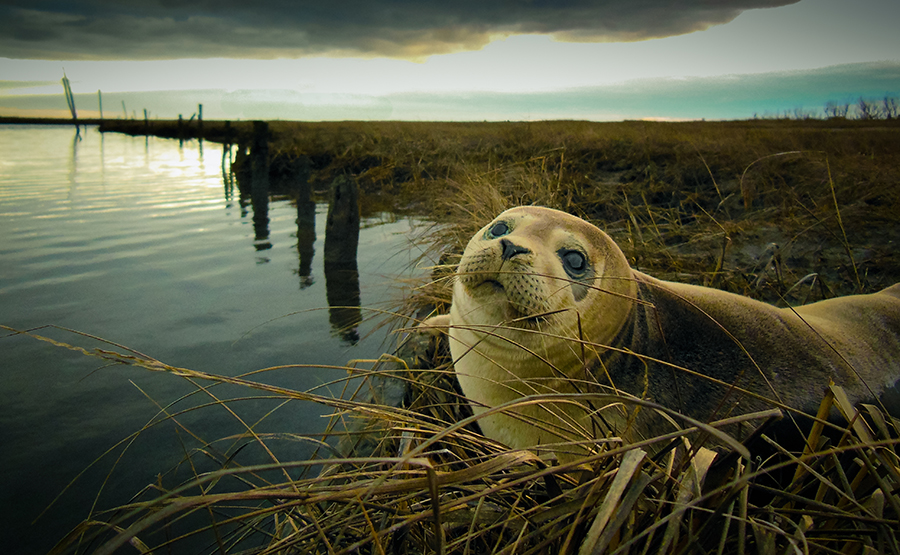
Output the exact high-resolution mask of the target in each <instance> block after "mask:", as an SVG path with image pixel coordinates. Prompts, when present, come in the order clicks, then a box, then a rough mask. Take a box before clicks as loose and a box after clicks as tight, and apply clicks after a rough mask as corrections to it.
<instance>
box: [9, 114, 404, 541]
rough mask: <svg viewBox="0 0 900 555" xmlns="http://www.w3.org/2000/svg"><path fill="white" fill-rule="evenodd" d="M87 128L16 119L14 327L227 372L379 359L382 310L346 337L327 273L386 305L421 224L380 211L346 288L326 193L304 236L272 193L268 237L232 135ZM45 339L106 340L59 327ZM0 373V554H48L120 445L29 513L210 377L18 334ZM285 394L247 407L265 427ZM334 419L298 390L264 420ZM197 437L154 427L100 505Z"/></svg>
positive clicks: (206, 417)
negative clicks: (111, 362) (230, 162)
mask: <svg viewBox="0 0 900 555" xmlns="http://www.w3.org/2000/svg"><path fill="white" fill-rule="evenodd" d="M81 136H82V140H76V139H75V133H74V131H73V130H72V129H71V128H67V127H59V128H56V127H18V126H9V127H4V126H0V152H2V155H0V238H2V241H0V324H4V325H6V326H11V327H14V328H17V329H31V328H38V327H40V326H48V325H55V326H60V327H62V328H69V329H72V330H78V331H80V332H84V333H86V334H90V335H93V336H97V337H100V338H103V339H105V340H108V341H111V342H115V343H118V344H120V345H124V346H127V347H129V348H132V349H135V350H137V351H140V352H142V353H145V354H147V355H150V356H152V357H154V358H157V359H159V360H162V361H164V362H166V363H168V364H172V365H176V366H183V367H187V368H191V369H194V370H201V371H207V372H214V373H219V374H227V375H238V374H241V373H245V372H248V371H253V370H257V369H261V368H267V367H271V366H277V365H287V364H304V363H305V364H316V365H338V366H341V365H345V364H347V362H348V361H350V360H351V359H368V358H374V357H377V356H378V355H379V354H380V353H381V352H383V349H384V344H383V341H384V339H385V333H384V332H383V331H381V332H375V333H370V332H372V330H373V328H374V327H375V324H376V323H377V322H376V321H373V320H363V322H361V323H360V324H359V325H357V326H356V328H355V330H351V331H350V332H344V333H338V330H337V329H336V328H335V325H334V324H332V322H333V321H334V322H340V321H343V322H347V321H350V322H351V323H352V322H353V321H354V320H355V319H356V318H355V317H354V313H352V312H351V313H349V314H346V313H345V314H337V313H335V312H332V313H331V314H330V313H329V311H328V310H327V307H328V302H327V300H326V286H330V287H331V288H332V292H334V291H340V292H343V293H345V294H346V293H347V292H348V291H349V292H350V293H351V295H350V298H353V295H354V294H355V292H356V287H358V291H359V296H360V302H361V304H362V306H364V307H377V308H383V307H387V306H389V303H390V301H391V300H392V299H395V298H396V297H397V295H398V294H399V293H398V290H397V286H396V282H395V281H394V280H392V278H393V277H396V276H398V275H401V274H404V273H405V272H408V271H409V268H410V266H411V264H412V260H413V259H414V258H415V257H416V256H417V254H418V253H417V252H415V251H414V250H413V249H412V248H411V246H410V244H409V234H410V232H411V226H412V224H411V223H410V222H408V221H405V220H397V219H394V218H391V217H390V216H389V215H379V216H377V217H369V218H364V221H363V229H362V231H361V233H360V240H359V251H358V252H359V256H358V261H357V263H358V269H359V283H358V286H357V284H356V283H355V282H354V281H352V280H351V281H349V282H337V281H336V279H337V278H334V277H333V276H326V274H325V272H324V269H323V266H322V261H321V256H320V255H319V253H321V252H322V243H323V240H324V225H325V215H326V212H327V206H325V205H317V206H316V208H315V230H312V229H311V226H307V227H304V226H300V229H298V223H297V222H298V208H297V207H296V206H295V205H294V204H293V203H292V202H291V201H289V200H273V201H272V202H271V203H270V205H269V213H268V216H269V236H268V238H266V239H260V238H257V237H256V233H254V227H253V214H252V207H250V206H248V205H242V203H241V202H240V199H239V195H238V192H237V190H236V189H235V190H233V191H231V190H229V187H227V186H226V182H225V180H223V174H222V164H221V161H222V158H223V152H222V147H221V145H215V144H209V143H207V144H204V145H202V146H201V145H199V144H198V143H196V142H191V143H186V144H185V145H184V146H183V147H179V144H178V142H177V141H172V140H163V139H155V138H149V139H145V138H143V137H135V138H133V137H127V136H123V135H115V134H108V135H101V134H100V133H98V132H97V131H96V130H94V129H88V130H87V131H85V130H82V134H81ZM302 219H303V218H300V220H302ZM313 232H314V233H315V240H314V241H313V237H312V235H311V233H313ZM298 237H299V239H298ZM317 255H318V256H317ZM310 257H311V258H310ZM326 278H331V279H332V282H331V283H330V284H329V283H328V279H326ZM314 309H323V310H314ZM364 316H365V314H364ZM36 333H39V334H41V335H46V336H49V337H52V338H54V339H57V340H60V341H65V342H68V343H73V344H76V345H79V346H83V347H87V348H94V347H97V346H100V347H104V346H103V345H102V344H100V343H99V342H97V341H95V340H92V339H90V338H87V337H83V336H79V335H76V334H74V333H71V332H67V331H64V330H60V329H50V328H44V329H40V330H37V331H36ZM357 338H361V339H358V340H357ZM105 347H106V348H114V347H110V346H109V345H106V346H105ZM114 349H115V350H121V349H119V348H114ZM345 375H346V373H345V372H344V371H341V370H332V371H328V370H323V369H321V368H318V369H298V368H292V369H285V370H278V371H275V372H270V373H267V374H265V375H264V376H262V377H258V379H261V380H262V381H266V382H269V383H276V384H279V385H284V386H288V387H292V388H295V389H309V388H312V387H315V386H316V385H318V384H321V383H324V382H326V381H329V380H331V379H334V378H340V377H343V376H345ZM0 378H2V380H0V472H2V477H3V479H2V483H0V513H2V515H0V528H6V529H4V530H2V533H0V537H2V538H3V540H2V544H3V545H4V547H3V548H2V550H3V551H7V550H10V549H11V550H12V551H11V552H22V553H32V552H33V553H43V552H46V551H47V550H48V549H49V548H50V547H51V546H52V545H53V544H54V543H55V542H56V540H58V539H59V538H60V537H61V536H62V535H63V534H64V533H65V532H67V531H68V530H69V529H70V528H71V527H72V526H73V525H74V524H75V523H77V522H78V521H80V520H81V519H83V518H85V517H87V516H88V514H89V510H90V508H91V503H92V502H93V499H94V495H95V494H96V493H97V491H99V490H100V484H101V483H102V481H103V480H104V479H105V478H106V476H107V474H108V473H109V472H110V469H111V468H113V465H114V462H115V458H116V457H117V456H118V454H119V452H120V450H117V451H115V453H114V454H113V455H108V456H106V457H105V458H103V459H101V460H100V461H99V462H98V463H97V464H96V465H94V466H93V467H91V468H90V469H89V470H88V471H87V472H86V473H85V474H84V476H83V477H82V478H81V479H79V480H78V481H77V482H76V484H75V486H74V487H73V488H71V489H70V490H69V491H67V492H66V493H65V494H63V496H62V497H61V498H60V499H59V500H58V501H57V502H56V503H55V504H54V505H53V507H52V508H51V509H50V510H49V511H48V513H47V514H46V515H45V516H44V517H43V518H42V519H41V520H39V521H38V522H37V524H35V525H32V524H31V521H32V520H33V519H34V518H35V517H37V515H38V513H40V512H41V511H42V510H43V509H44V508H46V507H47V506H48V505H49V504H50V503H51V501H53V499H54V497H55V496H56V495H57V494H59V493H60V492H61V491H62V490H63V488H64V487H65V486H66V484H67V483H69V481H70V480H72V479H73V478H75V477H76V475H77V474H78V473H79V472H81V471H83V470H85V469H86V468H87V467H88V466H89V465H90V464H91V462H92V461H94V460H95V459H96V458H98V457H100V456H101V455H102V454H103V453H104V451H106V450H107V449H109V448H110V447H112V446H113V445H114V444H115V443H116V442H118V441H120V440H122V439H123V438H126V437H128V436H129V434H131V433H132V432H135V431H137V430H139V429H140V428H141V427H142V426H144V425H145V424H147V423H148V422H150V421H151V420H152V419H153V418H154V416H155V415H156V413H157V405H156V404H154V403H158V404H160V405H166V404H168V403H172V402H174V401H176V400H177V399H178V398H179V396H180V395H183V394H185V393H188V392H191V391H193V390H194V388H193V387H192V386H190V385H189V384H187V383H185V382H184V381H183V380H181V379H180V378H177V377H173V376H169V375H164V374H154V373H150V372H148V371H146V370H141V369H136V368H129V367H121V366H108V365H105V364H104V363H103V361H101V360H99V359H96V358H92V357H87V356H84V355H82V354H78V353H74V352H71V351H68V350H65V349H61V348H59V347H54V346H52V345H49V344H47V343H44V342H41V341H38V340H35V339H33V338H29V337H24V336H12V335H9V334H8V332H5V331H2V330H0ZM218 391H219V394H221V395H224V396H226V397H228V396H229V395H231V396H240V395H247V394H250V393H251V392H248V391H238V392H235V391H229V390H227V389H226V388H220V390H218ZM198 403H199V400H193V401H189V402H188V403H187V404H184V403H183V402H182V404H178V405H176V406H175V409H177V408H186V407H187V406H190V405H196V404H198ZM272 406H273V405H267V404H265V403H264V402H262V401H248V402H244V403H238V404H236V405H235V407H236V408H239V409H240V410H242V411H244V412H242V415H246V416H247V418H248V421H252V422H255V421H256V419H259V418H261V417H262V416H263V415H264V414H265V413H266V412H267V411H268V410H269V409H271V408H272ZM325 412H326V411H325V410H324V409H322V408H321V407H318V406H314V405H306V404H303V403H296V402H295V403H291V404H289V405H287V406H285V407H282V408H281V409H279V410H278V411H277V412H276V413H275V414H274V415H272V416H270V417H268V418H266V419H265V420H264V421H263V422H262V423H261V424H259V426H258V428H257V429H258V430H259V431H279V432H291V433H295V434H303V433H315V432H317V431H320V430H321V429H322V428H323V427H324V425H325V419H324V418H321V417H320V415H321V414H323V413H325ZM181 421H182V423H184V424H186V425H188V426H190V428H191V431H193V432H195V433H198V434H199V435H201V436H202V437H204V439H207V440H211V439H215V438H220V437H223V436H225V435H227V434H233V433H238V432H240V431H241V430H240V428H239V427H238V426H236V425H235V423H234V421H233V419H231V418H230V417H229V416H228V415H227V413H226V411H225V410H223V409H222V408H221V407H214V408H212V409H205V410H202V411H197V412H193V413H190V414H187V415H185V416H184V417H183V418H182V419H181ZM182 441H183V442H184V443H183V444H182V443H181V442H182ZM198 445H199V444H197V442H196V441H194V442H193V443H192V440H191V438H190V437H188V436H187V434H185V433H184V432H183V431H182V432H177V431H176V429H175V427H174V426H173V425H171V424H166V425H161V426H156V427H154V428H153V429H151V430H149V431H147V432H145V433H142V434H141V436H140V437H139V439H138V440H137V441H136V442H135V443H134V444H133V445H132V446H131V447H129V449H128V450H127V451H126V453H125V456H124V457H123V459H122V461H121V462H120V463H119V465H118V466H117V467H116V468H115V469H114V470H113V472H112V475H111V478H110V480H109V482H108V484H107V485H106V487H105V488H104V489H103V493H102V495H101V496H100V499H99V502H98V504H99V506H100V507H108V506H111V505H113V504H118V503H123V502H126V501H127V500H128V499H129V498H130V496H131V495H132V494H134V493H136V492H137V491H139V490H140V489H141V488H143V487H144V486H146V485H147V484H148V483H151V482H153V481H154V480H155V477H156V475H157V474H158V473H161V472H166V471H167V470H169V469H170V468H171V467H172V466H173V465H175V464H176V463H178V461H179V460H181V458H182V456H183V449H190V448H192V447H196V446H198ZM229 445H230V444H225V445H224V446H223V447H222V449H223V450H226V449H227V448H228V447H229ZM282 449H283V450H282V455H283V456H290V457H305V456H308V454H309V449H310V448H309V447H308V446H307V445H306V444H304V443H299V442H290V441H288V442H285V445H284V446H283V448H282Z"/></svg>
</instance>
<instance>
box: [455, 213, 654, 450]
mask: <svg viewBox="0 0 900 555" xmlns="http://www.w3.org/2000/svg"><path fill="white" fill-rule="evenodd" d="M636 287H637V286H636V284H635V281H634V276H633V274H632V271H631V268H630V267H629V265H628V262H627V260H626V258H625V256H624V255H623V254H622V251H621V250H620V249H619V248H618V246H617V245H616V244H615V243H614V242H613V240H612V239H611V238H610V237H609V236H608V235H606V234H605V233H604V232H602V231H601V230H600V229H598V228H597V227H595V226H593V225H591V224H589V223H588V222H586V221H584V220H582V219H580V218H577V217H575V216H572V215H570V214H567V213H565V212H560V211H558V210H552V209H549V208H540V207H533V206H528V207H518V208H513V209H510V210H507V211H505V212H503V213H502V214H500V215H499V216H497V217H496V218H495V219H494V220H493V221H491V222H490V223H488V224H487V225H486V226H484V227H483V228H482V229H481V230H480V231H478V232H477V233H476V234H475V236H474V237H472V239H471V241H469V244H468V246H467V247H466V249H465V252H464V253H463V256H462V258H461V260H460V264H459V269H458V271H457V275H456V281H455V283H454V287H453V302H452V305H451V310H450V338H451V341H450V348H451V353H452V354H453V359H454V366H455V369H456V372H457V376H458V378H459V381H460V385H461V386H462V388H463V392H464V393H465V394H466V396H467V397H468V398H469V399H470V400H471V401H472V405H473V409H474V410H475V412H476V413H479V412H480V411H482V410H483V409H484V407H492V406H498V405H500V404H503V403H505V402H509V401H513V400H516V399H519V398H521V397H523V396H525V395H532V394H539V393H571V392H575V391H578V388H577V387H573V385H572V384H573V383H574V382H573V380H574V381H577V380H583V379H584V375H583V373H584V371H585V368H586V365H587V363H588V362H590V361H589V360H586V359H595V358H596V357H597V355H598V353H599V351H600V350H602V346H603V345H607V344H609V343H610V342H612V341H613V339H614V338H615V337H616V334H617V333H618V332H619V330H620V329H621V328H622V326H623V324H624V323H625V322H626V321H627V320H628V318H629V316H630V314H631V310H632V308H633V304H634V298H635V294H636ZM530 410H531V409H522V410H520V411H518V412H519V413H520V414H521V415H522V416H525V417H529V416H530V417H532V418H534V419H535V420H539V421H546V420H548V418H547V415H546V414H534V415H529V414H528V412H529V411H530ZM543 410H545V411H546V410H547V409H546V407H543ZM574 425H575V424H574V422H573V426H574ZM481 426H482V430H483V431H484V432H485V433H486V434H487V435H488V436H489V437H494V438H495V439H499V440H501V441H503V442H505V443H507V444H508V445H511V446H514V447H529V446H534V445H537V444H539V443H547V442H553V441H563V440H567V439H569V438H570V437H572V435H573V434H569V433H565V432H562V431H561V432H560V433H547V432H546V431H544V432H541V431H540V430H538V429H537V428H535V427H534V426H529V425H524V424H522V422H521V420H520V419H519V420H517V419H516V418H511V417H509V416H506V415H493V416H489V417H486V418H483V419H482V420H481ZM574 435H577V434H574Z"/></svg>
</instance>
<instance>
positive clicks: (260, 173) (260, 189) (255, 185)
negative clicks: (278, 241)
mask: <svg viewBox="0 0 900 555" xmlns="http://www.w3.org/2000/svg"><path fill="white" fill-rule="evenodd" d="M250 168H251V172H252V177H251V185H250V201H251V202H252V203H253V230H254V232H255V234H256V240H257V241H260V240H263V239H268V237H269V124H268V123H266V122H264V121H254V122H253V142H252V143H251V145H250Z"/></svg>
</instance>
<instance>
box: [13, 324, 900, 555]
mask: <svg viewBox="0 0 900 555" xmlns="http://www.w3.org/2000/svg"><path fill="white" fill-rule="evenodd" d="M30 335H33V336H34V337H36V338H37V339H41V340H44V341H49V342H51V343H53V344H55V345H57V346H60V347H63V348H68V349H74V350H76V351H79V352H82V353H84V354H86V355H88V356H93V357H98V358H100V359H102V360H103V361H105V362H106V363H109V364H119V365H128V366H136V367H141V368H144V369H146V370H149V371H153V372H165V373H168V374H170V375H172V376H173V379H179V378H180V379H184V380H187V381H188V382H190V383H191V384H192V385H193V386H194V387H195V388H196V392H195V394H194V395H193V397H197V398H198V399H200V400H195V401H194V402H193V403H192V404H190V403H189V404H188V405H187V406H186V407H185V406H180V405H179V403H173V404H170V405H167V406H165V407H162V408H161V410H160V414H159V415H158V416H159V418H158V420H157V422H172V423H175V424H176V425H177V426H178V427H179V429H181V430H182V433H183V434H184V435H185V436H192V437H193V439H194V440H196V447H194V448H191V449H187V448H186V449H185V454H184V460H183V461H182V462H181V463H180V464H179V466H180V467H181V468H182V469H189V472H187V473H186V474H187V475H186V476H185V475H184V473H182V475H180V476H179V475H178V474H177V473H174V472H173V473H167V474H164V475H161V476H160V478H159V480H158V481H157V482H156V483H153V484H149V485H148V487H147V488H146V489H145V490H144V491H142V492H139V493H138V494H137V495H136V496H135V497H134V499H133V500H132V502H130V503H129V504H127V505H124V506H121V507H117V508H114V509H112V510H109V511H95V512H94V514H93V515H92V516H91V517H90V518H88V519H86V520H85V521H84V522H83V523H82V524H81V525H80V526H78V527H77V528H76V529H74V530H73V531H72V532H71V533H70V534H69V535H68V536H67V537H66V538H65V539H64V540H63V541H62V542H61V543H60V544H59V545H58V546H57V548H56V549H55V550H54V551H53V552H54V553H98V554H106V553H114V552H140V553H151V552H152V553H167V552H185V551H189V552H196V553H205V552H209V553H272V554H274V553H578V554H587V553H898V552H900V551H898V527H897V522H898V518H900V494H898V492H900V457H898V454H897V448H898V445H900V434H898V430H900V422H898V421H896V420H893V421H892V420H891V419H890V418H888V417H886V416H885V415H884V414H883V413H881V411H880V410H879V409H878V408H876V407H873V406H862V407H860V410H859V411H857V409H856V408H854V407H853V406H851V405H850V404H849V403H848V402H847V401H846V398H845V397H844V396H843V394H842V391H841V390H840V389H839V388H836V387H832V388H831V389H829V393H828V395H827V396H826V397H825V398H824V399H823V403H822V410H821V411H820V413H821V414H827V413H828V411H829V410H830V408H831V407H832V406H837V407H838V408H839V409H840V411H841V412H842V413H843V414H845V416H846V418H847V420H848V424H847V425H846V427H845V428H835V429H829V426H826V425H824V424H823V425H822V426H818V427H816V428H814V429H813V431H812V432H811V433H810V437H809V444H810V445H811V446H813V447H810V448H807V449H806V450H805V451H803V452H802V453H801V452H799V451H795V452H791V451H788V450H787V449H785V448H784V447H782V446H780V445H778V444H777V443H774V442H772V441H771V440H769V439H768V438H767V436H766V435H765V428H764V429H763V433H762V434H761V435H760V436H758V439H757V441H761V442H763V444H765V445H767V446H768V447H769V449H767V450H766V451H765V452H766V453H767V455H766V456H765V458H763V457H762V456H760V454H759V452H758V451H757V452H754V451H750V450H748V448H747V447H746V446H744V445H741V444H738V443H737V442H735V441H734V440H731V441H730V443H729V445H731V447H730V448H725V449H723V448H722V447H721V446H718V447H717V448H716V450H711V449H708V448H706V447H704V445H703V443H702V439H701V440H698V437H701V436H698V434H697V431H698V429H697V428H696V427H694V426H691V424H690V423H688V424H687V425H686V426H685V427H684V429H683V430H682V431H680V432H679V431H676V432H675V433H672V434H667V435H665V436H660V437H655V438H648V439H647V440H646V441H644V442H641V443H639V444H637V445H631V446H625V445H622V444H621V442H620V440H618V439H617V438H616V437H614V436H609V437H601V438H598V439H597V440H596V441H595V442H594V444H593V445H592V446H591V453H590V454H587V455H584V456H582V457H581V458H578V459H575V460H571V461H566V462H564V463H560V462H559V461H557V460H555V458H554V457H553V456H552V454H551V453H550V451H551V450H552V449H553V448H554V446H552V445H548V446H545V447H546V448H547V451H543V452H542V451H535V452H528V451H510V450H507V449H506V448H504V447H503V446H501V445H498V444H496V443H494V442H492V441H490V440H488V439H486V438H484V437H483V436H481V435H480V434H479V433H478V431H477V428H476V427H475V424H476V419H475V418H474V417H472V415H471V412H470V411H469V409H468V406H467V404H466V403H465V402H464V400H463V399H462V398H461V396H460V395H459V393H458V389H457V387H456V385H455V379H454V378H453V374H452V372H451V371H450V369H449V367H448V364H449V361H448V360H447V357H446V353H445V352H444V349H443V348H442V346H441V345H440V343H437V344H436V343H435V342H434V341H433V340H432V339H431V336H430V335H428V334H424V333H414V334H412V335H410V336H409V340H408V341H409V343H407V344H405V345H404V346H403V347H402V348H401V349H400V350H399V351H398V354H401V355H403V356H402V357H394V356H387V355H386V356H384V357H382V359H380V360H379V361H369V362H368V363H364V364H363V363H359V364H354V365H352V366H349V367H348V368H347V371H348V378H347V380H344V381H343V386H344V387H343V390H344V395H343V396H342V397H340V398H338V397H331V396H328V395H321V394H319V393H317V392H310V391H306V392H303V391H292V390H289V389H284V388H279V387H274V386H270V385H267V384H266V383H265V381H264V380H262V379H261V378H263V377H264V374H263V373H262V372H256V373H253V374H252V375H249V376H245V377H237V378H232V377H226V376H216V375H211V374H206V373H202V372H195V371H191V370H189V369H184V368H176V367H171V366H168V365H166V364H164V363H162V362H160V361H157V360H154V359H152V358H149V357H146V356H144V355H140V354H138V353H134V352H129V351H127V350H124V348H123V347H121V346H115V345H113V346H111V347H110V348H102V349H82V348H81V347H78V346H76V345H73V344H69V343H63V342H60V341H55V340H50V339H47V338H46V337H43V336H39V335H36V334H34V333H30ZM359 378H362V379H361V380H360V379H359ZM385 381H395V382H398V383H403V384H405V385H406V386H407V387H406V388H405V391H406V395H405V396H404V399H403V401H402V402H401V403H400V404H399V406H391V405H390V404H386V403H385V402H384V399H383V398H382V397H381V396H382V395H383V393H384V392H385V391H386V388H385V383H384V382H385ZM217 384H232V385H237V386H240V387H241V388H244V389H245V390H246V393H245V397H254V396H261V397H265V398H267V399H270V400H273V401H274V402H275V405H285V406H286V407H289V406H290V405H289V403H290V402H296V401H308V402H316V403H321V404H323V405H325V406H327V407H330V408H332V409H333V410H334V416H333V419H332V426H331V427H330V428H329V431H328V433H327V434H326V435H325V436H324V437H315V438H307V439H306V440H307V441H310V442H314V443H316V444H318V445H319V447H320V450H319V451H317V452H316V454H315V455H314V456H313V457H311V458H309V459H308V460H280V459H279V458H278V456H277V455H276V454H275V453H276V452H277V447H276V445H277V443H278V442H279V441H280V440H282V439H283V438H281V437H279V436H278V435H275V434H262V433H259V432H257V431H255V429H256V428H257V427H258V426H259V424H260V422H261V420H260V421H257V422H246V421H244V420H242V419H241V417H240V415H239V411H238V410H237V403H235V400H233V399H224V398H218V397H216V394H215V393H214V392H215V391H216V389H215V387H216V385H217ZM189 397H191V396H189ZM553 399H554V400H555V401H559V400H560V399H559V397H553ZM546 400H547V397H546V396H532V397H526V398H523V399H522V400H521V403H534V402H543V401H546ZM566 400H567V401H569V402H572V403H580V404H584V405H586V406H587V405H588V404H591V403H593V402H595V401H596V400H597V399H595V398H594V399H592V398H591V396H590V395H577V394H573V395H569V396H566ZM182 401H183V400H182ZM617 401H618V402H628V399H626V398H621V399H618V400H617ZM506 408H513V407H506ZM644 408H645V409H646V410H662V409H661V408H659V407H654V406H653V405H652V404H651V403H646V402H644ZM221 409H225V412H226V413H227V414H229V415H231V418H234V419H236V420H237V421H238V422H239V423H240V424H241V426H243V427H244V428H245V432H244V433H242V434H238V435H236V436H232V437H228V438H221V439H219V440H217V441H213V442H206V441H204V440H203V439H201V438H200V437H199V436H196V435H195V434H193V433H192V432H191V430H190V428H189V427H188V426H185V425H183V424H182V423H181V420H182V419H184V417H185V416H186V415H187V414H189V413H190V412H192V411H195V410H221ZM280 410H289V408H285V407H282V408H281V409H280ZM776 413H777V411H765V412H763V413H759V414H753V415H749V416H746V417H745V418H744V420H746V421H748V422H756V423H761V422H765V421H766V420H767V419H771V418H772V417H773V416H775V414H776ZM696 424H697V425H698V426H700V429H701V431H703V430H705V431H707V432H708V431H710V430H711V428H709V426H708V425H705V424H702V423H696ZM720 424H721V423H720ZM713 426H717V425H716V424H714V425H713ZM823 432H826V433H823ZM285 434H290V431H285ZM139 435H140V433H138V434H136V437H133V438H129V439H128V440H127V441H126V442H124V444H123V445H124V447H125V448H127V446H128V445H129V444H130V443H131V442H132V441H139V440H140V437H139ZM831 438H837V439H836V440H834V439H831ZM710 446H711V445H710ZM254 451H255V452H257V454H259V453H264V454H265V455H264V456H262V457H259V456H254V455H253V452H254ZM111 452H112V450H111ZM113 470H114V471H127V469H113ZM118 550H121V551H118Z"/></svg>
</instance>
